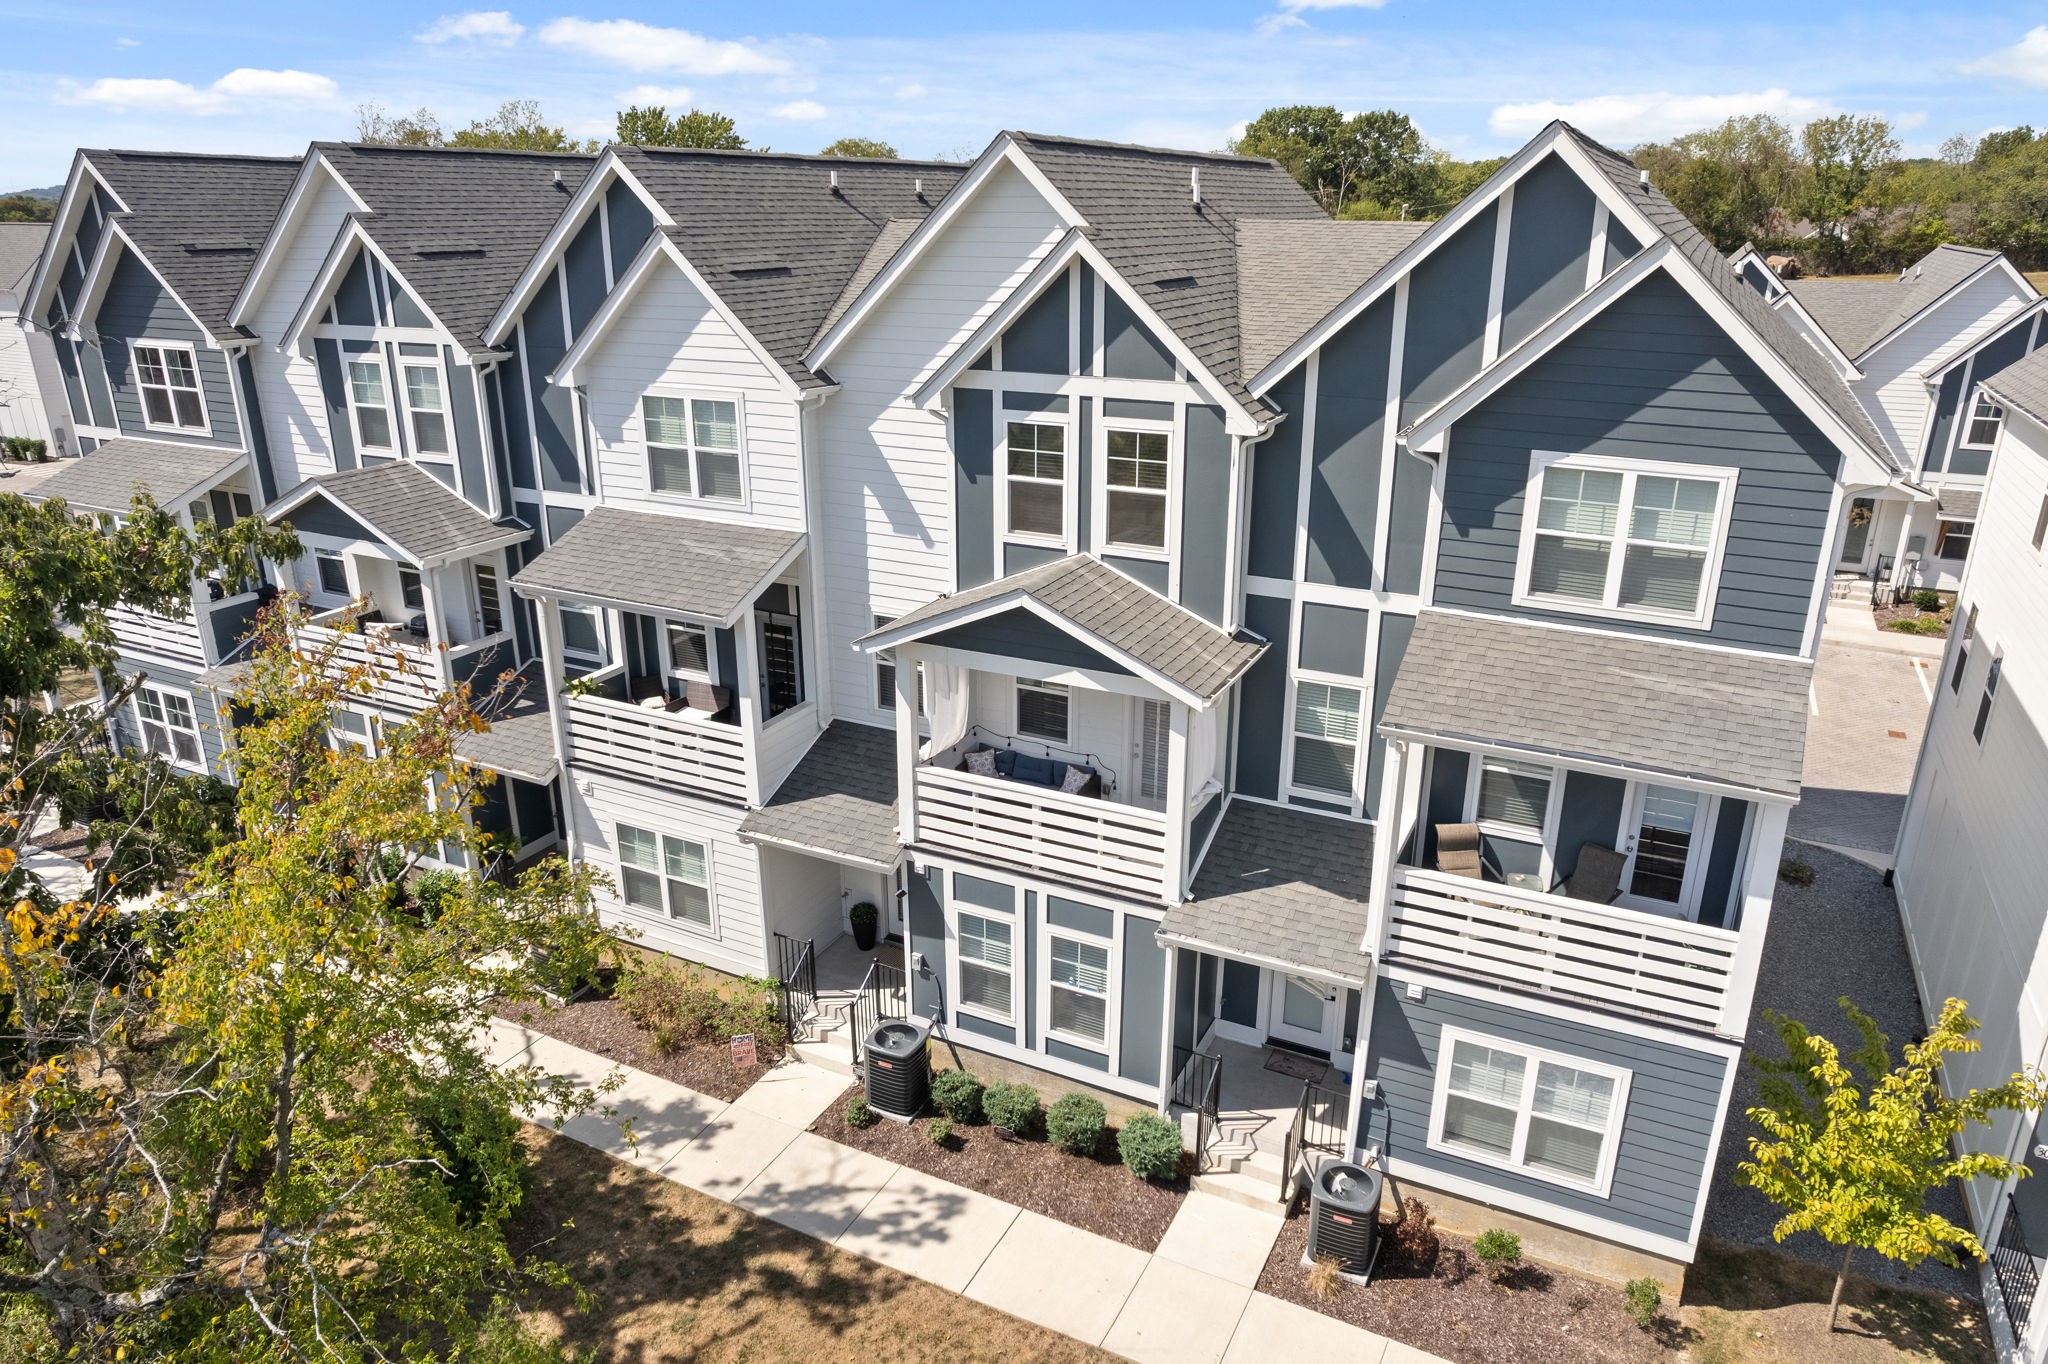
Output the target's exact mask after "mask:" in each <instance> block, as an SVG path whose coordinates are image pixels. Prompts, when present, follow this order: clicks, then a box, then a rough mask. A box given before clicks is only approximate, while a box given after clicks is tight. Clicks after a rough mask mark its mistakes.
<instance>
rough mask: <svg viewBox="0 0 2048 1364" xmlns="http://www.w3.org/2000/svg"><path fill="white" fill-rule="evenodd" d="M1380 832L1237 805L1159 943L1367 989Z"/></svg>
mask: <svg viewBox="0 0 2048 1364" xmlns="http://www.w3.org/2000/svg"><path fill="white" fill-rule="evenodd" d="M1371 877H1372V828H1371V826H1369V825H1366V824H1362V823H1359V822H1358V821H1356V820H1349V819H1339V818H1336V817H1334V816H1331V815H1319V814H1315V813H1312V812H1310V811H1307V810H1292V809H1287V808H1285V807H1282V806H1277V805H1262V804H1259V803H1257V802H1255V801H1248V800H1237V801H1232V802H1231V803H1230V808H1229V809H1227V810H1225V811H1224V812H1223V820H1222V823H1221V824H1219V825H1218V826H1217V829H1216V837H1215V839H1214V840H1213V841H1212V842H1211V843H1210V845H1209V852H1208V855H1207V856H1206V857H1204V858H1203V859H1202V865H1201V867H1200V869H1199V870H1197V872H1196V873H1195V883H1194V890H1193V895H1192V898H1191V899H1189V901H1188V902H1187V903H1185V904H1181V905H1176V906H1174V907H1173V908H1172V909H1169V910H1167V911H1166V917H1165V918H1164V919H1163V920H1161V921H1160V925H1159V936H1160V937H1161V938H1162V939H1165V940H1168V941H1176V942H1180V943H1183V944H1186V945H1187V946H1190V947H1197V948H1207V949H1213V950H1220V951H1223V952H1225V953H1227V954H1230V955H1233V956H1240V957H1250V958H1253V959H1255V960H1258V961H1265V962H1279V963H1283V964H1285V965H1288V966H1294V967H1299V968H1301V969H1303V970H1307V971H1312V972H1315V973H1316V974H1318V975H1325V976H1334V977H1336V978H1337V979H1340V980H1345V981H1349V982H1351V983H1352V984H1354V985H1357V984H1363V983H1364V981H1365V974H1366V968H1367V966H1368V964H1369V963H1370V960H1371V958H1370V957H1369V956H1368V955H1367V953H1366V952H1364V951H1363V950H1362V948H1361V946H1360V945H1361V944H1362V943H1364V941H1365V932H1366V921H1367V912H1366V899H1367V896H1368V895H1369V893H1370V887H1371Z"/></svg>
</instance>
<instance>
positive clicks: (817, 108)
mask: <svg viewBox="0 0 2048 1364" xmlns="http://www.w3.org/2000/svg"><path fill="white" fill-rule="evenodd" d="M768 112H769V113H771V114H773V115H774V116H775V117H777V118H793V119H797V120H799V121H801V122H804V123H815V122H816V121H817V120H819V119H821V118H823V117H825V106H824V105H822V104H820V103H818V102H817V101H816V100H814V99H800V100H795V101H792V102H791V103H789V104H778V105H777V106H775V107H774V108H773V109H770V110H769V111H768Z"/></svg>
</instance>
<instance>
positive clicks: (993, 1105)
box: [981, 1080, 1038, 1137]
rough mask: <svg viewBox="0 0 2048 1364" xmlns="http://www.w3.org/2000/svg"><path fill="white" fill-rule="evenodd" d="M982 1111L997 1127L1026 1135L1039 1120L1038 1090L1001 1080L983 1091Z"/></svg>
mask: <svg viewBox="0 0 2048 1364" xmlns="http://www.w3.org/2000/svg"><path fill="white" fill-rule="evenodd" d="M981 1111H982V1112H983V1113H984V1114H986V1115H987V1116H988V1120H989V1121H990V1122H992V1123H994V1124H995V1125H996V1126H997V1127H1000V1128H1003V1129H1005V1130H1006V1131H1010V1132H1014V1133H1016V1134H1017V1135H1018V1136H1020V1137H1021V1136H1025V1135H1027V1134H1028V1133H1029V1131H1030V1129H1031V1127H1032V1125H1033V1124H1034V1123H1036V1122H1037V1121H1038V1091H1037V1090H1035V1089H1033V1088H1032V1087H1031V1086H1030V1085H1013V1084H1006V1083H1004V1082H1002V1081H1000V1080H999V1081H997V1082H996V1083H995V1084H992V1085H990V1086H989V1087H988V1088H987V1089H985V1090H983V1091H982V1094H981Z"/></svg>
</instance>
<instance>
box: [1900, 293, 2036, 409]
mask: <svg viewBox="0 0 2048 1364" xmlns="http://www.w3.org/2000/svg"><path fill="white" fill-rule="evenodd" d="M2042 312H2048V298H2037V299H2035V300H2034V301H2033V302H2032V303H2029V304H2027V305H2026V306H2025V307H2023V308H2021V309H2020V310H2019V311H2018V312H2016V313H2013V314H2012V315H2011V316H2009V317H2006V318H2003V319H2001V320H2000V321H1999V322H1998V324H1997V325H1996V326H1994V327H1992V328H1991V330H1989V331H1987V332H1985V333H1984V334H1983V335H1982V336H1980V337H1978V338H1977V339H1976V340H1975V341H1973V342H1971V343H1970V344H1969V345H1967V346H1965V347H1963V348H1962V349H1961V350H1959V351H1957V352H1956V353H1955V354H1954V355H1950V356H1946V357H1943V358H1940V359H1937V360H1935V361H1933V362H1932V363H1930V364H1928V365H1927V366H1925V367H1924V368H1922V369H1921V370H1920V371H1919V373H1920V377H1921V378H1922V379H1924V380H1926V382H1927V386H1928V387H1929V388H1934V387H1937V386H1939V385H1940V383H1941V381H1942V380H1944V379H1946V378H1948V372H1949V371H1950V370H1952V369H1954V368H1955V367H1956V366H1957V365H1960V364H1963V363H1964V362H1966V361H1968V360H1969V359H1970V358H1971V357H1972V356H1974V355H1975V354H1976V353H1977V352H1978V351H1980V350H1983V349H1984V348H1985V347H1986V346H1988V345H1990V344H1991V343H1992V342H1994V341H1996V340H1998V339H1999V338H2000V337H2002V336H2004V335H2005V334H2006V333H2007V332H2009V331H2011V330H2012V329H2013V328H2014V327H2017V326H2020V325H2021V324H2022V323H2024V322H2026V320H2027V319H2028V318H2030V317H2033V316H2034V315H2036V314H2037V313H2042Z"/></svg>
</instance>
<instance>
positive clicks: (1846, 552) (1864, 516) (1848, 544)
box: [1841, 497, 1877, 568]
mask: <svg viewBox="0 0 2048 1364" xmlns="http://www.w3.org/2000/svg"><path fill="white" fill-rule="evenodd" d="M1876 516H1877V499H1876V498H1874V497H1854V498H1851V499H1849V516H1848V521H1849V526H1848V529H1847V530H1845V531H1843V532H1842V558H1841V565H1842V567H1843V568H1861V567H1863V558H1864V556H1865V555H1866V554H1868V553H1869V552H1870V523H1871V522H1872V521H1873V520H1875V519H1876Z"/></svg>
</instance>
